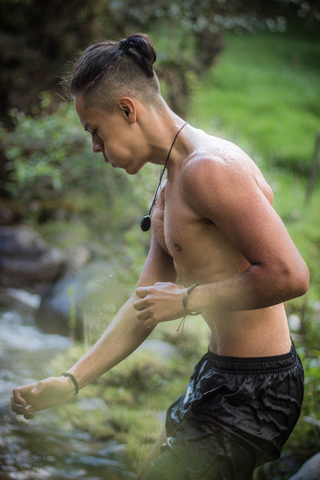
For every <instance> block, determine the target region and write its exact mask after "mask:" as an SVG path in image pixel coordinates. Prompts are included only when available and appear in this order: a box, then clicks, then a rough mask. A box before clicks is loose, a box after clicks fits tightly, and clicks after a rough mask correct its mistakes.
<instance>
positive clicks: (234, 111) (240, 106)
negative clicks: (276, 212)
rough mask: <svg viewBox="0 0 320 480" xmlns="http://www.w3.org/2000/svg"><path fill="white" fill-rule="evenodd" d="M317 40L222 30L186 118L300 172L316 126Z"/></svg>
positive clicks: (319, 88) (319, 59)
mask: <svg viewBox="0 0 320 480" xmlns="http://www.w3.org/2000/svg"><path fill="white" fill-rule="evenodd" d="M319 43H320V41H319V40H317V39H313V42H312V43H311V39H310V38H308V37H305V38H298V37H295V36H294V35H289V34H288V35H286V36H281V37H280V36H279V35H277V34H274V35H270V34H259V35H256V36H255V37H254V40H253V37H251V36H248V35H243V36H236V35H231V34H230V35H228V37H227V38H226V47H227V48H226V51H225V53H224V55H223V56H222V58H221V61H220V63H219V65H218V66H217V67H216V68H214V69H212V71H210V74H209V75H208V76H207V77H206V79H205V81H204V84H203V86H202V88H201V90H199V91H197V94H196V96H195V97H194V100H193V101H192V106H191V116H192V118H195V119H196V122H197V124H198V125H199V126H201V127H204V128H205V129H206V130H208V129H209V130H211V131H212V132H213V133H214V134H217V133H216V132H217V131H218V135H219V131H220V132H221V131H223V132H224V133H223V134H224V135H226V136H227V137H228V138H229V139H233V140H234V141H235V142H236V143H238V144H240V146H241V145H244V147H245V148H246V147H247V145H248V144H250V149H251V151H253V152H257V153H258V155H257V156H260V157H262V160H263V161H264V162H265V164H266V165H267V166H269V167H270V166H272V165H277V166H281V167H284V168H286V169H292V170H298V171H301V172H304V173H305V172H306V171H308V168H309V165H310V161H311V157H312V152H313V148H314V141H315V135H316V133H317V132H318V131H319V115H320V109H319V101H318V99H319V96H320V83H319V66H320V55H319V52H320V49H319ZM262 160H260V161H259V162H260V164H261V161H262Z"/></svg>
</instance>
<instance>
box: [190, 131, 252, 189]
mask: <svg viewBox="0 0 320 480" xmlns="http://www.w3.org/2000/svg"><path fill="white" fill-rule="evenodd" d="M255 169H257V167H256V166H255V165H254V163H253V161H252V160H251V159H250V157H249V156H248V155H247V154H246V153H245V152H244V151H243V150H242V149H241V148H240V147H238V146H237V145H235V144H234V143H232V142H230V141H227V140H224V139H222V138H218V137H213V136H210V135H206V136H205V137H204V139H203V141H202V142H201V144H200V145H199V147H198V148H197V149H195V151H194V152H193V153H192V154H191V155H190V157H189V159H188V161H187V162H186V164H185V167H184V170H183V175H182V181H183V185H184V187H186V188H191V189H193V188H196V189H197V188H199V186H202V187H203V186H204V185H207V186H211V187H213V186H218V185H219V184H220V183H221V182H222V183H223V184H225V182H226V181H232V180H235V178H234V177H241V176H243V175H244V176H251V175H252V174H254V170H255Z"/></svg>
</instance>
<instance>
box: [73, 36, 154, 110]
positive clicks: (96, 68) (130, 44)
mask: <svg viewBox="0 0 320 480" xmlns="http://www.w3.org/2000/svg"><path fill="white" fill-rule="evenodd" d="M155 60H156V52H155V50H154V48H153V45H152V41H151V39H150V38H149V37H148V36H147V35H145V34H142V33H138V34H135V35H131V36H130V37H128V38H127V39H124V40H120V41H119V42H114V41H107V42H102V43H98V44H97V45H92V46H90V47H88V48H87V49H86V50H85V51H84V52H83V53H82V55H81V57H80V58H79V59H78V61H77V62H76V64H75V66H74V70H73V73H72V75H71V77H70V80H69V81H68V82H67V88H68V91H69V95H70V96H71V97H74V96H76V95H79V94H81V95H82V97H83V100H84V102H85V105H86V106H87V107H93V108H100V109H103V110H106V111H107V112H108V113H112V112H113V111H114V108H115V105H116V103H117V100H118V99H119V98H121V97H123V96H133V97H135V98H137V99H138V100H139V101H141V102H142V103H143V104H145V105H154V106H155V107H157V106H158V107H159V108H160V107H161V104H162V102H161V98H162V97H161V94H160V85H159V81H158V78H157V75H156V73H155V72H154V70H153V64H154V62H155Z"/></svg>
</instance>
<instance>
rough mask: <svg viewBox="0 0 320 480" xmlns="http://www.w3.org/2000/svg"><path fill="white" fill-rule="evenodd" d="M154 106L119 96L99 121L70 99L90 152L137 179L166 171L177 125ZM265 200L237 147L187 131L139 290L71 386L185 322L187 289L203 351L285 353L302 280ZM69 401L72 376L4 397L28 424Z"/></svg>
mask: <svg viewBox="0 0 320 480" xmlns="http://www.w3.org/2000/svg"><path fill="white" fill-rule="evenodd" d="M162 102H163V104H162V105H163V108H161V109H160V110H161V111H159V103H158V107H157V108H153V107H152V106H150V105H149V106H146V105H144V104H143V103H142V102H140V101H139V100H137V99H135V98H133V97H129V96H128V97H121V98H120V99H119V101H118V103H117V105H116V107H115V110H114V112H113V113H112V114H109V113H107V112H105V111H103V110H101V109H99V108H92V107H87V106H86V105H85V104H84V101H83V99H82V97H81V96H78V97H76V98H75V107H76V111H77V113H78V116H79V119H80V122H81V123H82V125H83V126H84V128H85V130H87V131H88V132H89V133H90V134H91V136H92V148H93V151H94V152H95V153H101V154H102V155H103V157H104V160H105V161H106V162H107V163H111V164H112V165H113V166H114V167H118V168H122V169H124V170H125V171H126V172H127V173H129V174H135V173H137V172H138V171H139V170H140V169H141V168H142V167H143V166H144V165H145V164H146V163H148V162H150V163H154V164H158V165H164V162H165V160H166V158H167V154H168V151H169V149H170V146H171V144H172V141H173V139H174V137H175V135H176V133H177V131H178V130H179V128H180V127H181V126H182V125H183V124H184V121H183V120H182V119H180V118H179V117H177V116H176V115H175V114H174V113H173V112H172V111H171V110H170V109H169V108H168V106H167V105H166V104H165V102H164V101H162ZM110 174H112V172H111V173H110ZM155 188H156V185H155ZM272 202H273V193H272V190H271V188H270V186H269V185H268V184H267V183H266V181H265V179H264V178H263V176H262V174H261V172H260V171H259V169H258V167H257V166H256V165H255V164H254V162H253V161H252V160H251V159H250V158H249V157H248V156H247V155H246V154H245V153H244V152H243V151H242V150H241V149H240V148H238V147H237V146H236V145H234V144H232V143H230V142H227V141H225V140H221V139H219V138H216V137H214V136H210V135H207V134H206V133H204V132H202V131H201V130H197V129H195V128H193V127H192V126H190V125H187V126H186V127H185V128H184V129H183V130H182V131H181V133H180V134H179V137H178V138H177V141H176V143H175V145H174V148H173V150H172V152H171V155H170V160H169V163H168V167H167V179H166V181H165V182H164V185H163V188H162V190H161V192H160V196H159V198H158V200H157V202H156V205H155V207H154V210H153V214H152V237H151V245H150V250H149V253H148V256H147V259H146V262H145V265H144V267H143V270H142V273H141V275H140V278H139V280H138V283H137V287H136V289H135V291H134V292H133V293H132V296H131V297H130V299H129V300H128V301H127V302H126V303H125V305H123V307H122V308H121V309H120V310H119V312H118V313H117V314H116V315H115V318H114V320H113V322H112V323H111V325H110V326H109V327H108V328H107V330H106V332H105V333H104V334H103V335H102V337H101V338H100V339H99V340H98V342H97V343H96V344H95V345H94V346H93V347H92V348H91V349H90V350H89V351H88V352H87V353H86V354H85V355H84V356H83V357H82V358H80V359H79V361H78V362H77V363H76V364H75V365H74V366H73V367H71V368H70V369H69V370H68V371H69V373H72V374H73V375H74V376H75V378H76V379H77V381H78V383H79V386H80V388H83V387H85V386H86V385H88V384H90V383H91V382H92V381H94V380H95V379H96V378H98V377H99V376H101V375H102V374H104V373H105V372H106V371H108V370H109V369H111V368H112V367H113V366H115V365H117V364H118V363H119V362H121V361H122V360H123V359H124V358H126V357H127V356H128V355H130V353H132V352H133V351H134V350H135V349H136V348H137V347H138V346H139V345H140V344H141V343H142V342H143V341H144V340H145V339H146V338H147V337H148V336H149V335H150V333H151V331H152V329H153V328H154V327H155V326H156V325H157V324H158V323H160V322H166V321H171V320H176V319H180V318H182V317H184V316H185V314H186V311H185V309H184V306H183V298H184V295H185V293H186V289H187V287H188V286H190V285H192V284H194V283H196V284H198V286H197V287H196V288H194V289H193V290H192V291H191V293H190V295H189V298H188V302H187V307H188V310H190V311H198V312H201V315H202V317H203V318H204V320H205V321H206V322H207V324H208V326H209V328H210V330H211V338H210V349H211V350H212V351H213V352H215V353H217V354H220V355H228V356H239V357H260V356H270V355H280V354H283V353H287V352H288V351H289V350H290V343H291V342H290V335H289V329H288V324H287V318H286V313H285V310H284V307H283V302H284V301H287V300H289V299H291V298H294V297H297V296H300V295H303V294H304V293H305V292H306V290H307V288H308V279H309V276H308V270H307V267H306V265H305V263H304V261H303V259H302V258H301V256H300V254H299V252H298V251H297V249H296V247H295V246H294V244H293V243H292V241H291V239H290V237H289V235H288V233H287V231H286V228H285V226H284V224H283V222H282V221H281V219H280V218H279V216H278V215H277V213H276V212H275V211H274V209H273V208H272ZM186 321H188V322H190V321H192V317H188V318H187V320H186ZM73 395H74V385H73V383H72V381H71V379H70V378H68V377H53V378H48V379H46V380H44V381H42V382H35V383H33V384H30V385H25V386H22V387H18V388H16V389H14V391H13V399H12V410H13V411H15V412H16V413H18V414H20V415H24V416H25V417H26V418H33V416H34V412H35V411H37V410H42V409H44V408H48V407H51V406H53V405H58V404H61V403H63V402H65V401H67V400H68V399H69V398H71V397H72V396H73Z"/></svg>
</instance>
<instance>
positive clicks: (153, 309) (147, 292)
mask: <svg viewBox="0 0 320 480" xmlns="http://www.w3.org/2000/svg"><path fill="white" fill-rule="evenodd" d="M186 290H187V289H186V288H184V287H181V286H179V285H176V284H175V283H171V282H157V283H155V285H154V286H152V287H139V288H137V289H136V294H137V296H138V297H139V298H140V299H141V300H138V301H136V302H135V303H134V304H133V306H134V308H135V309H136V310H138V312H139V313H138V314H137V318H138V319H139V320H142V321H143V322H144V325H145V326H146V327H148V328H150V327H153V326H154V325H156V324H157V323H160V322H167V321H169V320H176V319H177V318H181V317H183V316H184V315H185V313H186V312H185V309H184V306H183V297H184V294H185V292H186Z"/></svg>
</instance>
